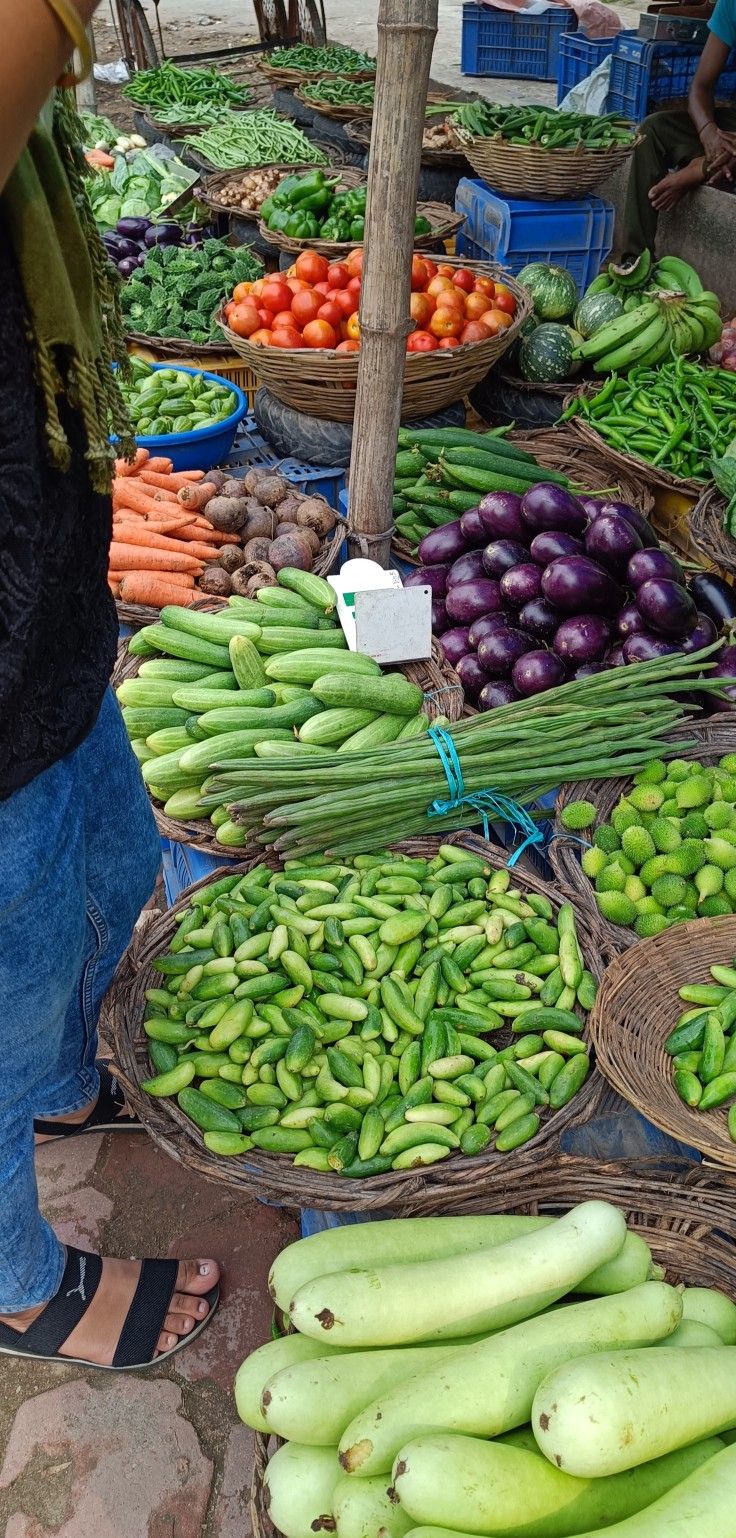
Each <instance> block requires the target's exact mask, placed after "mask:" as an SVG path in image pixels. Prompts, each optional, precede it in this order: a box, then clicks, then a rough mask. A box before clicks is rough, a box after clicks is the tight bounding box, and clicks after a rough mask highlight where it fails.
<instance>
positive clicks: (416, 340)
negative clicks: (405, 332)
mask: <svg viewBox="0 0 736 1538" xmlns="http://www.w3.org/2000/svg"><path fill="white" fill-rule="evenodd" d="M437 345H438V344H437V338H436V336H432V334H431V332H430V331H412V333H411V336H409V337H407V341H406V350H407V352H435V350H436V348H437Z"/></svg>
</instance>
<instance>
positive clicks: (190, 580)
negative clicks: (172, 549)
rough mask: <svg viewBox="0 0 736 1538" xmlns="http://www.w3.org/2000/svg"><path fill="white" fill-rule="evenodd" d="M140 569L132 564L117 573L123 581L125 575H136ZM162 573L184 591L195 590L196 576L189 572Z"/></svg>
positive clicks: (119, 579)
mask: <svg viewBox="0 0 736 1538" xmlns="http://www.w3.org/2000/svg"><path fill="white" fill-rule="evenodd" d="M138 571H140V568H136V567H132V566H131V567H130V568H129V569H128V571H119V572H118V573H117V578H118V581H119V582H122V580H123V577H130V576H135V575H136V573H137V572H138ZM161 575H162V576H163V577H164V578H165V580H166V581H167V582H170V583H171V585H172V587H174V586H176V587H179V588H181V591H182V592H183V593H187V592H192V591H193V590H194V577H191V576H189V575H188V574H187V572H183V571H167V572H162V573H161ZM108 580H109V573H108Z"/></svg>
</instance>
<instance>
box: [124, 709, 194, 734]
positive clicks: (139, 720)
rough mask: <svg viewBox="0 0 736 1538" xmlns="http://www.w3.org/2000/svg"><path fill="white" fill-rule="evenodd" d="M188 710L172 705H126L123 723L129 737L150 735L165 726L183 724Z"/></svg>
mask: <svg viewBox="0 0 736 1538" xmlns="http://www.w3.org/2000/svg"><path fill="white" fill-rule="evenodd" d="M188 714H189V712H188V711H187V710H178V709H177V708H176V707H175V706H173V705H151V706H148V707H146V706H126V707H125V709H124V710H123V712H122V715H123V725H124V727H125V730H126V732H127V733H128V736H129V737H143V738H146V737H151V736H152V735H153V733H154V732H159V731H163V730H164V728H165V727H167V726H184V724H185V722H186V719H187V716H188Z"/></svg>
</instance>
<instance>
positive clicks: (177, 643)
mask: <svg viewBox="0 0 736 1538" xmlns="http://www.w3.org/2000/svg"><path fill="white" fill-rule="evenodd" d="M186 612H190V611H186ZM138 635H139V636H140V637H142V638H143V639H144V641H145V643H146V645H147V646H150V647H151V648H152V649H153V650H154V651H162V652H166V653H168V654H169V655H170V656H172V657H183V658H184V660H185V661H186V662H206V663H208V664H209V666H210V667H211V668H226V669H227V671H228V672H229V671H230V653H229V652H228V649H227V646H216V645H215V644H214V642H213V641H203V640H202V638H201V637H200V636H194V635H190V634H189V633H188V632H187V631H184V630H175V629H174V628H173V627H172V626H169V625H144V627H143V629H142V630H139V631H138ZM133 639H134V640H135V637H133ZM130 649H131V648H130V647H129V648H128V650H130Z"/></svg>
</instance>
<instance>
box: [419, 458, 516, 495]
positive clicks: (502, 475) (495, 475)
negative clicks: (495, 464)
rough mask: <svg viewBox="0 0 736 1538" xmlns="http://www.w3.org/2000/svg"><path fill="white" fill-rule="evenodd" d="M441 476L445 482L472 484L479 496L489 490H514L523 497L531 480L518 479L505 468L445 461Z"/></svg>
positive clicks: (462, 484) (469, 485)
mask: <svg viewBox="0 0 736 1538" xmlns="http://www.w3.org/2000/svg"><path fill="white" fill-rule="evenodd" d="M442 478H443V480H444V481H445V483H446V484H449V485H453V486H467V487H468V488H470V487H471V486H472V488H473V490H474V491H476V492H478V494H479V496H486V495H487V494H488V493H489V492H491V491H515V492H516V493H517V495H518V496H521V497H523V495H524V493H525V492H526V491H528V490H529V487H530V486H531V485H533V484H534V482H532V481H526V480H523V481H522V480H520V479H519V477H518V476H513V475H508V474H507V473H506V471H505V470H498V471H494V470H487V469H485V468H483V469H477V468H476V467H475V466H472V465H450V464H447V463H445V466H444V469H443V472H442Z"/></svg>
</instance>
